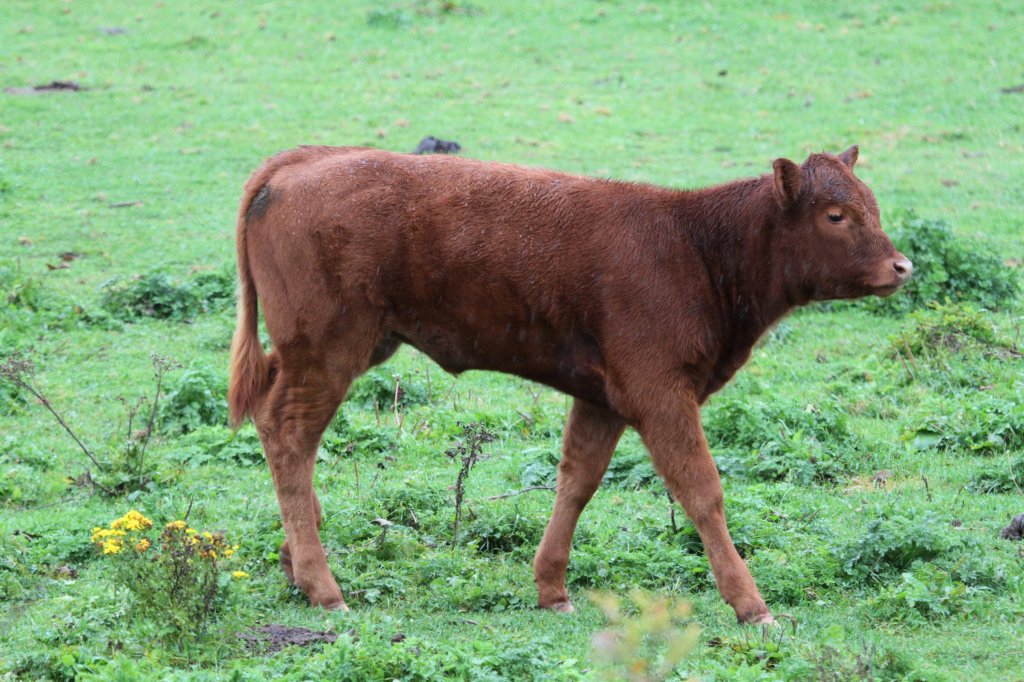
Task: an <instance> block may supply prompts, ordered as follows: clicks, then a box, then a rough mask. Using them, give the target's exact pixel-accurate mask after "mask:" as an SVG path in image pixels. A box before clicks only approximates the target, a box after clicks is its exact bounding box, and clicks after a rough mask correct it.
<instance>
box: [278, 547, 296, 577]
mask: <svg viewBox="0 0 1024 682" xmlns="http://www.w3.org/2000/svg"><path fill="white" fill-rule="evenodd" d="M277 562H278V563H279V564H280V565H281V570H282V571H284V574H285V575H286V576H287V577H288V582H289V583H290V584H292V585H294V584H295V572H294V571H292V552H291V550H290V549H288V543H287V542H285V543H284V544H282V545H281V549H279V550H278V552H277Z"/></svg>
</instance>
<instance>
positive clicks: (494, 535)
mask: <svg viewBox="0 0 1024 682" xmlns="http://www.w3.org/2000/svg"><path fill="white" fill-rule="evenodd" d="M544 526H545V519H544V518H542V517H538V516H534V515H529V514H523V513H520V512H519V511H518V510H512V511H511V512H503V511H502V510H500V509H488V511H483V512H480V513H478V514H477V517H476V518H475V519H474V520H473V522H472V523H471V524H469V526H468V527H467V528H466V540H467V541H469V542H472V543H475V544H476V547H477V549H478V550H480V551H481V552H493V553H498V552H511V551H513V550H515V549H518V548H520V547H526V548H527V550H528V551H532V550H533V548H535V547H536V546H537V544H538V543H539V542H540V538H541V535H543V534H544Z"/></svg>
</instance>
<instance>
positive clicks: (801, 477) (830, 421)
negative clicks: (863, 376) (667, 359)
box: [704, 396, 864, 484]
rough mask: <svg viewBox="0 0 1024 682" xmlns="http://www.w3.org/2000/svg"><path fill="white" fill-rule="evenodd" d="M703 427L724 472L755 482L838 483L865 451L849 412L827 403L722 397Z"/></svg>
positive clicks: (712, 407) (706, 414) (713, 406)
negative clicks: (853, 459) (850, 426)
mask: <svg viewBox="0 0 1024 682" xmlns="http://www.w3.org/2000/svg"><path fill="white" fill-rule="evenodd" d="M704 427H705V430H706V432H707V437H708V441H709V444H710V446H711V449H712V452H714V453H715V454H716V461H717V462H718V464H719V467H720V468H721V469H722V471H723V472H724V473H726V474H729V475H731V476H738V477H744V478H753V479H756V480H764V481H781V480H789V481H793V482H795V483H801V484H809V483H812V482H824V481H835V480H837V479H838V478H839V477H841V476H842V475H843V474H845V473H846V472H847V471H848V470H849V468H850V462H851V460H852V458H853V456H855V455H856V454H857V453H859V452H862V451H863V449H864V444H863V442H862V440H861V439H860V438H858V437H856V436H855V435H854V434H853V432H852V431H851V430H850V428H849V426H848V424H847V418H846V414H845V412H844V411H843V410H841V409H840V408H839V406H838V405H836V404H834V403H833V402H829V401H826V402H822V403H820V404H817V405H812V404H806V405H802V404H800V403H798V402H796V401H793V400H787V399H778V398H776V399H774V400H773V401H772V402H766V401H763V400H758V399H756V398H752V397H750V396H744V397H742V398H732V397H723V398H722V399H720V400H718V401H715V402H713V403H712V405H711V406H710V407H709V409H708V410H706V411H705V417H704Z"/></svg>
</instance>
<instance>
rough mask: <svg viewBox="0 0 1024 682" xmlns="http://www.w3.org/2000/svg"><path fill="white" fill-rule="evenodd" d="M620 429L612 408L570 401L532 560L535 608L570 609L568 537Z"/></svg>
mask: <svg viewBox="0 0 1024 682" xmlns="http://www.w3.org/2000/svg"><path fill="white" fill-rule="evenodd" d="M624 429H625V424H624V423H623V421H622V420H621V419H620V418H619V417H618V416H616V415H615V414H613V413H612V412H609V411H608V410H606V409H603V408H600V407H597V406H596V405H593V404H591V403H588V402H585V401H583V400H575V401H573V404H572V410H571V411H570V413H569V420H568V422H567V423H566V425H565V435H564V436H563V441H562V461H561V462H559V463H558V491H557V493H556V494H555V508H554V511H552V512H551V520H550V521H549V522H548V527H547V530H546V531H544V538H543V539H542V540H541V541H540V547H538V548H537V556H536V558H534V560H533V573H534V579H535V580H536V582H537V604H538V606H540V607H541V608H546V609H552V610H555V611H564V612H567V613H568V612H570V611H572V610H573V606H572V602H570V601H569V593H568V591H567V590H566V587H565V571H566V568H567V567H568V565H569V550H570V548H571V546H572V536H573V533H575V531H576V524H577V522H578V521H579V518H580V514H581V513H582V512H583V508H584V507H586V506H587V503H588V502H589V501H590V498H591V497H593V495H594V492H595V491H596V490H597V488H598V486H599V485H601V479H602V478H603V477H604V472H605V471H606V470H607V469H608V462H610V461H611V458H612V453H613V452H614V451H615V444H616V443H618V442H619V438H620V437H621V436H622V432H623V430H624Z"/></svg>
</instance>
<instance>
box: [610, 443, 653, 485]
mask: <svg viewBox="0 0 1024 682" xmlns="http://www.w3.org/2000/svg"><path fill="white" fill-rule="evenodd" d="M656 480H658V474H657V473H656V472H655V471H654V465H653V464H651V458H650V457H649V456H648V455H647V452H646V451H643V450H640V451H635V450H634V451H625V452H621V451H620V452H616V453H615V456H614V457H612V461H611V463H609V464H608V471H606V472H605V474H604V478H603V479H602V485H614V486H619V487H622V488H627V489H629V490H636V489H637V488H642V487H645V486H647V485H650V484H651V483H653V482H654V481H656Z"/></svg>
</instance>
